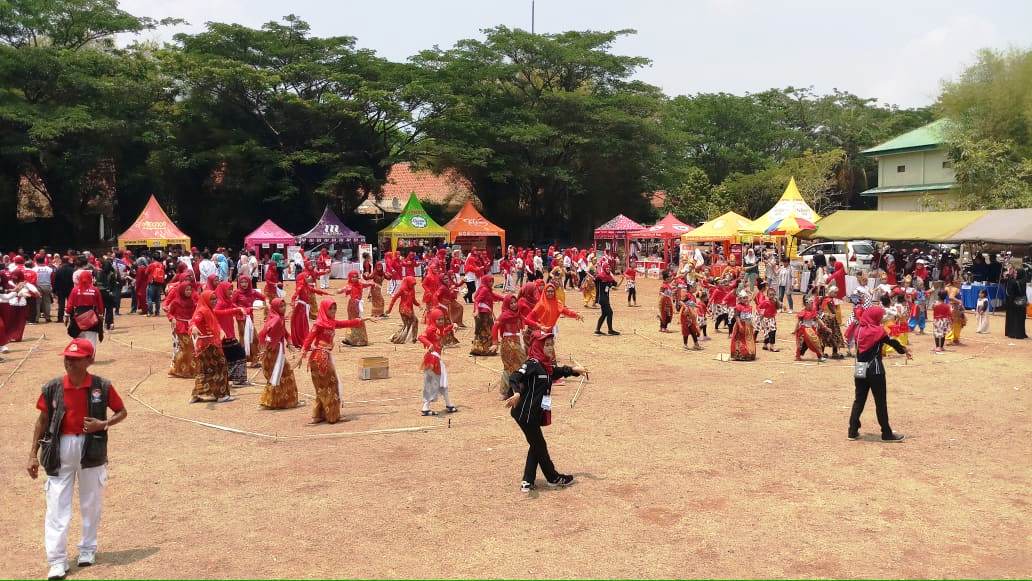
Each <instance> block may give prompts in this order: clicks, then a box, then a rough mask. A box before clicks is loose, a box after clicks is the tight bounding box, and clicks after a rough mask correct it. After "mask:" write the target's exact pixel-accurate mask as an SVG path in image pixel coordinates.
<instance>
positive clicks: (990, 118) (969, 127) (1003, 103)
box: [937, 50, 1032, 209]
mask: <svg viewBox="0 0 1032 581" xmlns="http://www.w3.org/2000/svg"><path fill="white" fill-rule="evenodd" d="M937 106H938V109H939V111H940V112H941V113H942V114H943V115H944V116H945V117H947V118H949V119H950V128H949V130H948V132H947V141H948V146H949V148H950V157H951V158H952V159H953V169H954V172H955V173H956V177H957V182H958V183H959V184H960V197H959V200H958V203H957V206H958V207H960V208H966V209H993V208H1028V207H1032V50H1024V51H1020V50H1011V51H1007V52H994V51H990V50H984V51H981V52H980V53H979V54H978V59H977V61H976V62H975V64H973V65H972V66H971V67H969V68H968V69H966V70H965V71H964V72H963V73H961V75H960V76H959V78H958V79H957V80H956V81H953V82H950V83H946V85H945V86H944V88H943V92H942V95H941V96H940V97H939V102H938V105H937Z"/></svg>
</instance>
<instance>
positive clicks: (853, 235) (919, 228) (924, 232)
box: [799, 210, 986, 242]
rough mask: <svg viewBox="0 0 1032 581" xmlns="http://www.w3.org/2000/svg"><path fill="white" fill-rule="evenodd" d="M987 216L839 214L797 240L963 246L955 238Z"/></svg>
mask: <svg viewBox="0 0 1032 581" xmlns="http://www.w3.org/2000/svg"><path fill="white" fill-rule="evenodd" d="M985 215H986V212H982V211H971V212H886V211H875V210H839V211H838V212H835V213H833V214H831V215H830V216H827V217H825V218H822V219H821V220H819V221H818V222H817V229H816V230H814V231H811V232H802V233H800V234H799V238H810V239H813V238H820V239H822V240H883V241H910V240H914V241H917V240H922V241H925V242H963V240H958V239H957V238H955V237H954V234H956V233H957V232H958V231H960V230H961V229H962V228H964V227H965V226H969V225H971V224H972V223H973V222H974V221H975V220H977V219H979V218H981V217H983V216H985Z"/></svg>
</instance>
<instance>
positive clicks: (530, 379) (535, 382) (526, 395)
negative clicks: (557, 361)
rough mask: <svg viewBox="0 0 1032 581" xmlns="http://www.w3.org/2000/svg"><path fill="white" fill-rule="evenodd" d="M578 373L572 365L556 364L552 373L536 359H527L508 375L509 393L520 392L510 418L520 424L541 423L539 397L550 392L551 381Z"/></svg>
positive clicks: (531, 424)
mask: <svg viewBox="0 0 1032 581" xmlns="http://www.w3.org/2000/svg"><path fill="white" fill-rule="evenodd" d="M572 375H578V374H577V373H575V372H574V371H573V368H572V367H568V366H565V365H556V366H554V367H553V368H552V373H551V375H549V373H548V371H547V370H546V369H545V368H544V366H543V365H541V362H539V361H538V360H537V359H528V360H526V361H525V362H524V363H523V365H521V366H520V368H519V369H517V370H516V371H514V372H512V374H510V375H509V395H510V396H512V394H513V393H518V394H520V401H519V402H518V403H517V404H516V405H515V406H513V408H512V411H511V412H510V413H511V414H512V419H514V420H516V421H517V422H518V423H520V424H524V425H528V426H534V425H541V398H543V397H544V396H546V395H551V393H552V381H554V380H556V379H560V378H563V377H570V376H572Z"/></svg>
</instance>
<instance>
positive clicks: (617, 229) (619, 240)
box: [595, 214, 644, 264]
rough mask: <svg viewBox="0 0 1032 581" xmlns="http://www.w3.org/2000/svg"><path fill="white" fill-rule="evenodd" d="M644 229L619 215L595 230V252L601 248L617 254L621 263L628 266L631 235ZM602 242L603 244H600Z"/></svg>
mask: <svg viewBox="0 0 1032 581" xmlns="http://www.w3.org/2000/svg"><path fill="white" fill-rule="evenodd" d="M643 228H644V227H643V226H642V225H641V224H639V223H637V222H635V221H634V220H631V219H630V218H628V217H627V216H624V215H623V214H619V215H617V216H616V217H615V218H613V219H612V220H610V221H608V222H606V223H605V224H602V225H601V226H599V227H598V228H595V250H596V251H597V250H598V249H599V247H601V248H602V249H604V250H610V251H612V252H615V253H616V255H617V256H619V257H620V261H621V263H623V264H626V259H627V257H628V256H630V255H631V254H632V253H631V248H630V245H631V237H630V236H631V234H632V233H634V232H637V231H639V230H641V229H643ZM599 242H602V244H599Z"/></svg>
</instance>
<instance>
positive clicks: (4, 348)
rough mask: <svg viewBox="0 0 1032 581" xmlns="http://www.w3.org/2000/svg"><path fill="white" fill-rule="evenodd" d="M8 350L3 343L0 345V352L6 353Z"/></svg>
mask: <svg viewBox="0 0 1032 581" xmlns="http://www.w3.org/2000/svg"><path fill="white" fill-rule="evenodd" d="M9 351H10V349H8V348H7V345H4V346H3V347H0V353H7V352H9Z"/></svg>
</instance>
